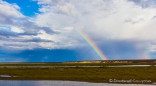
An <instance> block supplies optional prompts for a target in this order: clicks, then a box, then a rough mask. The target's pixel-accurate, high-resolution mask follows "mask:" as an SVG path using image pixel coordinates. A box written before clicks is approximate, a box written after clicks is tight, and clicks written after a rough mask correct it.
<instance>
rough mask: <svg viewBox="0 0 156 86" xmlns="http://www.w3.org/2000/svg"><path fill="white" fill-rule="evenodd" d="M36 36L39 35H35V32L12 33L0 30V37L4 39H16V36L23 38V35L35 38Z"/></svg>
mask: <svg viewBox="0 0 156 86" xmlns="http://www.w3.org/2000/svg"><path fill="white" fill-rule="evenodd" d="M38 34H39V33H35V32H24V33H16V32H12V31H6V30H0V35H1V36H5V37H17V36H24V35H28V36H36V35H38Z"/></svg>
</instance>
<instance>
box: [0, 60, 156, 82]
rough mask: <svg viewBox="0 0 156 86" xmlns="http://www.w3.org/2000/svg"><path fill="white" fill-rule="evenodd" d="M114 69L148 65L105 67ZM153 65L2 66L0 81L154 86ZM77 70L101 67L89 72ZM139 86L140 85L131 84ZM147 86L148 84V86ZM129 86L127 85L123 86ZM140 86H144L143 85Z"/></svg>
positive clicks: (9, 64)
mask: <svg viewBox="0 0 156 86" xmlns="http://www.w3.org/2000/svg"><path fill="white" fill-rule="evenodd" d="M115 65H151V66H147V67H107V66H115ZM154 65H155V63H1V64H0V66H1V68H0V75H10V76H11V77H0V80H67V81H68V80H69V81H86V82H102V83H110V82H109V79H118V80H130V79H135V80H151V82H150V83H153V82H156V73H155V72H156V66H154ZM7 66H76V67H56V68H55V67H54V68H40V67H37V68H22V67H19V68H8V67H7ZM80 66H102V67H99V68H96V67H95V68H94V67H93V68H89V67H85V68H84V67H80ZM131 83H141V84H142V82H131ZM150 83H149V82H148V83H147V84H150ZM125 84H130V83H125ZM143 84H146V82H144V83H143Z"/></svg>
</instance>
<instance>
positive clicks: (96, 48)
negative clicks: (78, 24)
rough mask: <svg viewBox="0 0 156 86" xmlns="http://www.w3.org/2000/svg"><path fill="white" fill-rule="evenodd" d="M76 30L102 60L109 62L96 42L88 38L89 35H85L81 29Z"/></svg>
mask: <svg viewBox="0 0 156 86" xmlns="http://www.w3.org/2000/svg"><path fill="white" fill-rule="evenodd" d="M74 29H75V30H76V32H78V34H80V35H81V36H82V37H83V38H84V39H85V40H86V42H87V43H88V44H89V45H90V46H91V47H92V49H93V50H94V51H95V52H96V53H97V55H98V56H99V57H100V59H101V60H107V58H106V56H105V55H104V54H103V53H102V51H101V50H100V49H99V48H98V46H97V45H96V44H95V43H94V41H93V40H92V39H91V38H89V37H88V36H87V34H85V33H83V32H82V31H81V30H80V29H77V28H74Z"/></svg>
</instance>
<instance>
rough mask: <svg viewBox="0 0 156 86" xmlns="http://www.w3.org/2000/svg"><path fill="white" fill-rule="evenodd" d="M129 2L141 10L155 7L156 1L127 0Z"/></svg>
mask: <svg viewBox="0 0 156 86" xmlns="http://www.w3.org/2000/svg"><path fill="white" fill-rule="evenodd" d="M129 1H132V2H134V3H135V4H136V5H139V6H141V7H142V8H147V7H156V1H155V0H129Z"/></svg>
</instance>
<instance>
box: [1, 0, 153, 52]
mask: <svg viewBox="0 0 156 86" xmlns="http://www.w3.org/2000/svg"><path fill="white" fill-rule="evenodd" d="M34 1H37V3H38V4H39V5H40V6H41V7H40V8H39V11H40V12H41V13H38V14H36V16H35V17H33V18H28V17H25V16H24V15H23V14H21V13H20V7H18V6H17V5H16V4H9V3H6V2H4V1H1V4H0V6H3V8H4V9H0V23H1V24H4V25H5V24H6V25H10V27H11V29H12V31H13V32H16V34H17V33H18V34H19V33H20V34H23V35H21V36H20V38H23V39H29V40H30V39H31V38H32V39H35V38H39V39H41V40H49V42H38V43H37V42H36V44H35V43H34V42H32V43H31V42H29V43H31V44H32V47H31V48H36V47H41V48H50V49H53V48H71V47H77V46H83V42H85V41H84V39H83V38H82V37H80V35H79V34H78V33H77V32H76V31H75V28H77V29H81V30H82V31H83V32H84V33H86V34H87V35H88V36H89V37H91V38H92V39H93V40H94V41H95V42H96V41H97V42H101V43H102V42H104V40H105V39H107V40H135V41H136V40H138V41H139V40H141V41H145V42H153V41H154V40H155V39H156V35H155V32H156V29H155V27H156V24H155V22H156V18H155V16H156V8H155V4H153V3H151V4H150V3H148V4H150V5H151V6H149V5H148V6H147V7H146V8H143V7H142V5H138V2H135V1H134V0H81V1H80V0H34ZM139 3H141V2H139ZM4 10H8V11H5V12H3V11H4ZM9 10H10V11H9ZM3 15H5V17H2V16H3ZM7 18H8V19H7ZM25 19H26V20H25ZM3 20H6V21H3ZM19 20H20V22H19ZM75 26H78V27H81V28H78V27H75ZM50 31H51V32H50ZM29 32H31V33H29ZM48 32H50V33H48ZM24 33H25V35H24ZM9 34H12V33H9ZM26 34H27V35H26ZM28 34H29V35H28ZM30 34H31V36H30ZM12 36H13V35H12ZM13 38H16V37H15V36H14V37H13ZM10 40H11V39H10ZM3 41H4V40H3ZM50 41H51V42H50ZM20 43H23V42H18V44H20ZM101 43H100V44H101ZM27 44H28V43H27ZM27 44H26V43H25V45H26V46H27ZM80 44H81V45H80ZM1 45H2V44H1ZM148 45H149V47H151V44H148ZM21 46H22V45H21ZM152 46H153V45H152ZM149 47H148V48H149ZM151 49H153V48H151Z"/></svg>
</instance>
